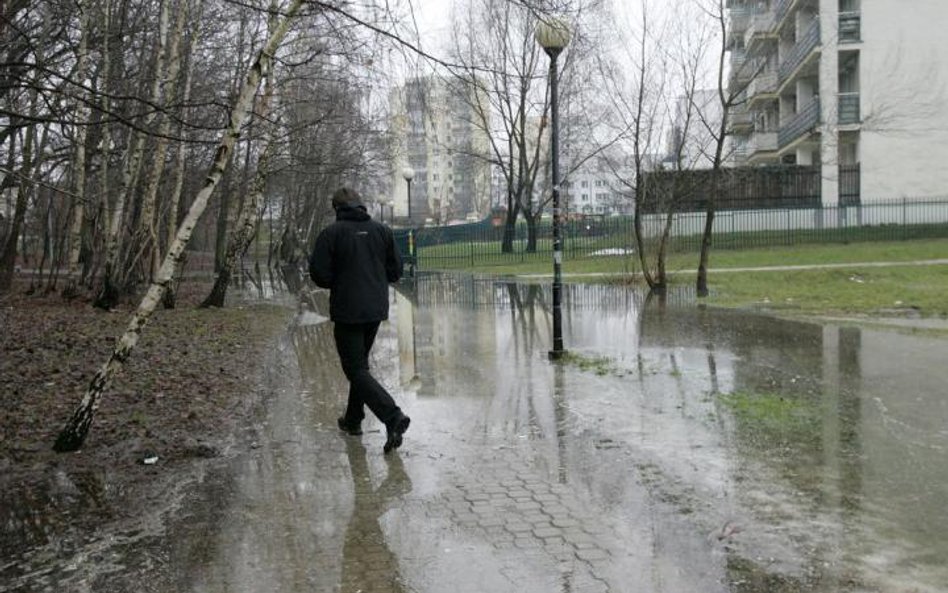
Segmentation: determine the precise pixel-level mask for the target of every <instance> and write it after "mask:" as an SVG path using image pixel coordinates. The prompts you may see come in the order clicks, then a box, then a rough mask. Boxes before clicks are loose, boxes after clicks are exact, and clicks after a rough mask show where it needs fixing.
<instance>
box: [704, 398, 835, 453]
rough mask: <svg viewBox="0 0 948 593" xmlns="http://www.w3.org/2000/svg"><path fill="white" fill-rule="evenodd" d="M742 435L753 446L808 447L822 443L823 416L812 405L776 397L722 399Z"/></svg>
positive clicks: (803, 401) (793, 399)
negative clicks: (755, 444) (820, 439)
mask: <svg viewBox="0 0 948 593" xmlns="http://www.w3.org/2000/svg"><path fill="white" fill-rule="evenodd" d="M720 401H721V403H723V404H724V405H725V406H726V407H727V408H728V409H729V410H731V412H732V413H733V414H734V418H735V420H736V421H737V426H738V430H739V432H740V433H741V434H742V435H743V436H745V437H747V438H748V439H749V440H750V441H752V442H754V443H775V444H779V445H782V446H787V445H790V444H793V445H805V444H808V443H814V442H817V441H818V440H819V436H820V414H819V409H818V407H817V406H816V405H814V404H813V403H811V402H809V401H806V400H802V399H795V398H788V397H784V396H782V395H779V394H775V393H750V392H745V391H735V392H733V393H727V394H724V395H722V396H721V398H720Z"/></svg>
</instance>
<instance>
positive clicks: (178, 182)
mask: <svg viewBox="0 0 948 593" xmlns="http://www.w3.org/2000/svg"><path fill="white" fill-rule="evenodd" d="M193 8H194V14H195V15H196V16H195V17H194V18H193V19H192V22H194V23H195V25H194V27H193V28H192V29H191V37H190V39H189V40H188V46H187V48H186V52H187V56H188V66H187V70H186V71H185V75H184V90H183V91H182V93H181V102H182V104H183V105H185V106H187V105H188V104H189V103H190V102H191V87H192V84H193V80H194V46H195V44H196V43H197V34H198V31H199V30H200V26H198V24H197V23H200V22H201V16H202V15H203V14H204V3H203V0H197V1H196V4H195V5H194V7H193ZM182 117H183V118H184V119H187V107H185V108H184V112H183V114H182ZM179 130H180V132H179V135H180V136H181V141H180V142H178V150H177V156H176V161H175V175H174V183H173V184H172V189H171V199H170V200H169V203H168V219H167V226H166V229H165V233H166V236H167V239H166V241H167V242H169V243H170V242H171V239H172V237H174V233H175V229H177V228H178V211H179V210H180V209H181V206H180V204H181V191H182V189H183V187H184V172H185V169H186V168H187V161H186V157H187V142H186V140H187V137H188V129H187V127H186V126H185V125H184V124H181V126H179ZM162 253H166V250H164V249H163V250H162ZM185 263H186V261H182V262H181V265H180V266H179V267H178V269H177V270H175V279H174V280H173V281H172V282H170V283H169V284H168V287H167V289H165V296H164V299H163V302H162V305H163V306H164V308H165V309H174V306H175V301H176V300H177V293H178V291H177V288H178V282H179V280H180V277H181V273H182V271H183V270H184V264H185Z"/></svg>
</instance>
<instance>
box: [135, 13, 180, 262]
mask: <svg viewBox="0 0 948 593" xmlns="http://www.w3.org/2000/svg"><path fill="white" fill-rule="evenodd" d="M168 4H170V2H168ZM187 12H188V11H187V10H184V8H183V7H182V8H181V9H180V10H178V15H177V17H176V19H175V25H174V31H173V32H172V34H171V45H170V46H169V47H168V60H167V62H168V70H167V72H165V73H164V78H165V80H166V82H165V84H164V85H163V86H164V90H163V91H162V92H161V95H162V97H163V98H164V102H165V103H168V102H169V101H170V99H171V98H172V97H173V96H174V93H175V89H176V83H177V80H178V73H179V72H180V71H181V34H182V32H183V31H184V22H185V17H186V16H187ZM162 16H163V17H164V16H166V15H165V14H164V12H163V14H162ZM165 28H166V29H167V23H165ZM165 34H166V35H167V31H166V32H165ZM160 117H161V123H160V124H159V126H158V138H157V142H156V146H155V157H154V159H153V160H152V166H151V171H149V173H148V178H147V181H146V183H145V197H144V200H143V202H142V215H141V219H139V227H138V236H139V237H140V239H141V240H142V241H144V257H145V261H146V262H148V269H149V279H150V280H154V277H155V274H157V273H158V262H159V258H160V253H159V252H158V231H157V227H156V221H155V217H156V216H155V210H156V208H155V205H156V203H157V201H158V185H159V183H160V182H161V175H162V173H163V172H164V168H165V151H166V150H167V148H168V132H170V131H171V118H170V117H168V116H167V115H162V116H160Z"/></svg>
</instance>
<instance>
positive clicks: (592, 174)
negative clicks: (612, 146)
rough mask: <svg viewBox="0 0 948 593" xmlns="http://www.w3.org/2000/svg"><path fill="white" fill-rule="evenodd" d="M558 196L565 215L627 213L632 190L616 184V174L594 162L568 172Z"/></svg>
mask: <svg viewBox="0 0 948 593" xmlns="http://www.w3.org/2000/svg"><path fill="white" fill-rule="evenodd" d="M561 195H562V196H563V198H564V200H565V201H564V204H565V209H566V213H567V215H568V216H570V215H586V216H588V215H600V216H609V215H613V214H629V213H631V212H632V208H633V205H634V202H633V200H632V197H631V190H629V189H628V188H624V187H622V186H621V185H620V184H619V183H618V181H617V179H616V175H615V173H613V172H612V171H610V170H607V169H604V168H601V167H598V166H596V165H595V164H589V165H585V166H582V167H580V168H579V169H577V170H575V171H572V172H571V173H569V174H568V175H567V177H566V179H565V180H564V181H563V184H562V191H561Z"/></svg>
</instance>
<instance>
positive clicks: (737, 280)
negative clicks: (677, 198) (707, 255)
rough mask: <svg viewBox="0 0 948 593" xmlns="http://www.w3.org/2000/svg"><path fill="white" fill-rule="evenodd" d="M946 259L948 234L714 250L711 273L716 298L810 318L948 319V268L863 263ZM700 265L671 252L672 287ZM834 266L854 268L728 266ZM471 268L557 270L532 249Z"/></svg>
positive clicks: (573, 268) (595, 276)
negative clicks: (522, 256)
mask: <svg viewBox="0 0 948 593" xmlns="http://www.w3.org/2000/svg"><path fill="white" fill-rule="evenodd" d="M507 257H508V258H509V257H519V256H518V255H514V256H507ZM528 258H529V259H528ZM946 258H948V239H926V240H915V241H903V242H882V243H852V244H846V245H843V244H830V245H797V246H791V247H771V248H761V249H748V250H744V251H726V250H720V251H712V252H711V268H710V272H709V284H710V288H711V292H712V294H711V297H709V299H708V303H709V304H713V305H717V306H723V307H739V308H748V307H750V308H767V309H776V310H780V311H782V312H786V313H794V312H799V313H801V314H807V315H814V314H824V315H825V314H869V315H894V316H898V315H900V314H912V315H921V316H924V317H945V316H948V299H945V298H944V295H945V294H946V293H948V266H942V265H937V266H904V267H903V266H895V267H866V266H860V265H859V264H860V263H869V262H910V261H916V260H933V259H946ZM508 261H509V260H508ZM696 264H697V256H696V255H694V254H674V255H672V256H670V257H669V258H668V261H667V269H668V271H669V272H671V273H672V274H671V276H670V281H671V283H672V285H682V286H693V284H694V280H695V272H694V270H695V269H696ZM826 264H836V265H839V264H852V266H851V267H849V266H848V265H847V267H843V268H832V269H812V270H788V271H753V272H748V271H742V272H726V271H725V270H727V269H728V268H759V267H768V266H799V265H813V266H820V265H826ZM463 269H464V270H466V271H471V272H481V273H490V274H496V275H511V276H518V275H529V274H545V275H549V274H551V273H552V261H551V259H550V255H549V253H545V254H530V255H528V256H525V259H524V261H522V262H521V261H509V263H507V264H504V265H479V266H474V267H470V266H469V267H466V268H463ZM638 269H639V266H638V261H637V258H636V256H610V257H586V258H574V259H566V260H565V261H564V262H563V273H564V275H565V276H564V278H565V280H566V281H567V282H597V283H599V282H609V281H626V280H631V281H636V280H635V278H636V277H637V276H638V274H637V271H638ZM637 281H641V279H640V278H639V279H638V280H637Z"/></svg>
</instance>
